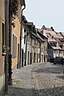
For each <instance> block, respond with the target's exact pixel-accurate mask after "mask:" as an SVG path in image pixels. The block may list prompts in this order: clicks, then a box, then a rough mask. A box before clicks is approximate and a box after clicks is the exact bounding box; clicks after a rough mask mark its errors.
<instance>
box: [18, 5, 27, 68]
mask: <svg viewBox="0 0 64 96" xmlns="http://www.w3.org/2000/svg"><path fill="white" fill-rule="evenodd" d="M25 8H26V5H25V4H24V8H23V9H21V31H20V65H19V68H20V67H21V64H22V67H23V60H22V58H23V51H22V49H21V46H22V12H23V10H24V9H25Z"/></svg>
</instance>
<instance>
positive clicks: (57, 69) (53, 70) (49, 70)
mask: <svg viewBox="0 0 64 96" xmlns="http://www.w3.org/2000/svg"><path fill="white" fill-rule="evenodd" d="M63 71H64V68H63V67H60V66H55V67H46V68H43V67H42V68H40V69H35V70H34V72H37V73H41V72H43V73H52V74H60V73H62V72H63Z"/></svg>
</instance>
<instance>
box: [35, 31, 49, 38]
mask: <svg viewBox="0 0 64 96" xmlns="http://www.w3.org/2000/svg"><path fill="white" fill-rule="evenodd" d="M37 33H38V34H39V35H40V36H41V37H42V38H43V39H48V38H47V37H46V36H44V35H43V34H41V33H40V32H37Z"/></svg>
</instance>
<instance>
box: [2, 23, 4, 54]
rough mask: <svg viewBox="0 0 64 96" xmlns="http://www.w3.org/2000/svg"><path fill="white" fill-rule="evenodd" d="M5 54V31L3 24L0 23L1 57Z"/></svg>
mask: <svg viewBox="0 0 64 96" xmlns="http://www.w3.org/2000/svg"><path fill="white" fill-rule="evenodd" d="M4 52H5V31H4V23H2V55H3V53H4Z"/></svg>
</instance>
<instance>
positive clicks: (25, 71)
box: [5, 64, 39, 96]
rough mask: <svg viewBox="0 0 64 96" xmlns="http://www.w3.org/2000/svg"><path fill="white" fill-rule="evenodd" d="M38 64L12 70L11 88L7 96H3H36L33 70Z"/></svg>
mask: <svg viewBox="0 0 64 96" xmlns="http://www.w3.org/2000/svg"><path fill="white" fill-rule="evenodd" d="M37 66H39V64H31V65H27V66H24V68H20V69H16V68H15V69H14V70H13V76H12V77H13V86H10V87H9V92H8V95H5V96H37V95H36V93H35V91H34V79H33V76H32V70H33V68H36V67H37Z"/></svg>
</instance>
